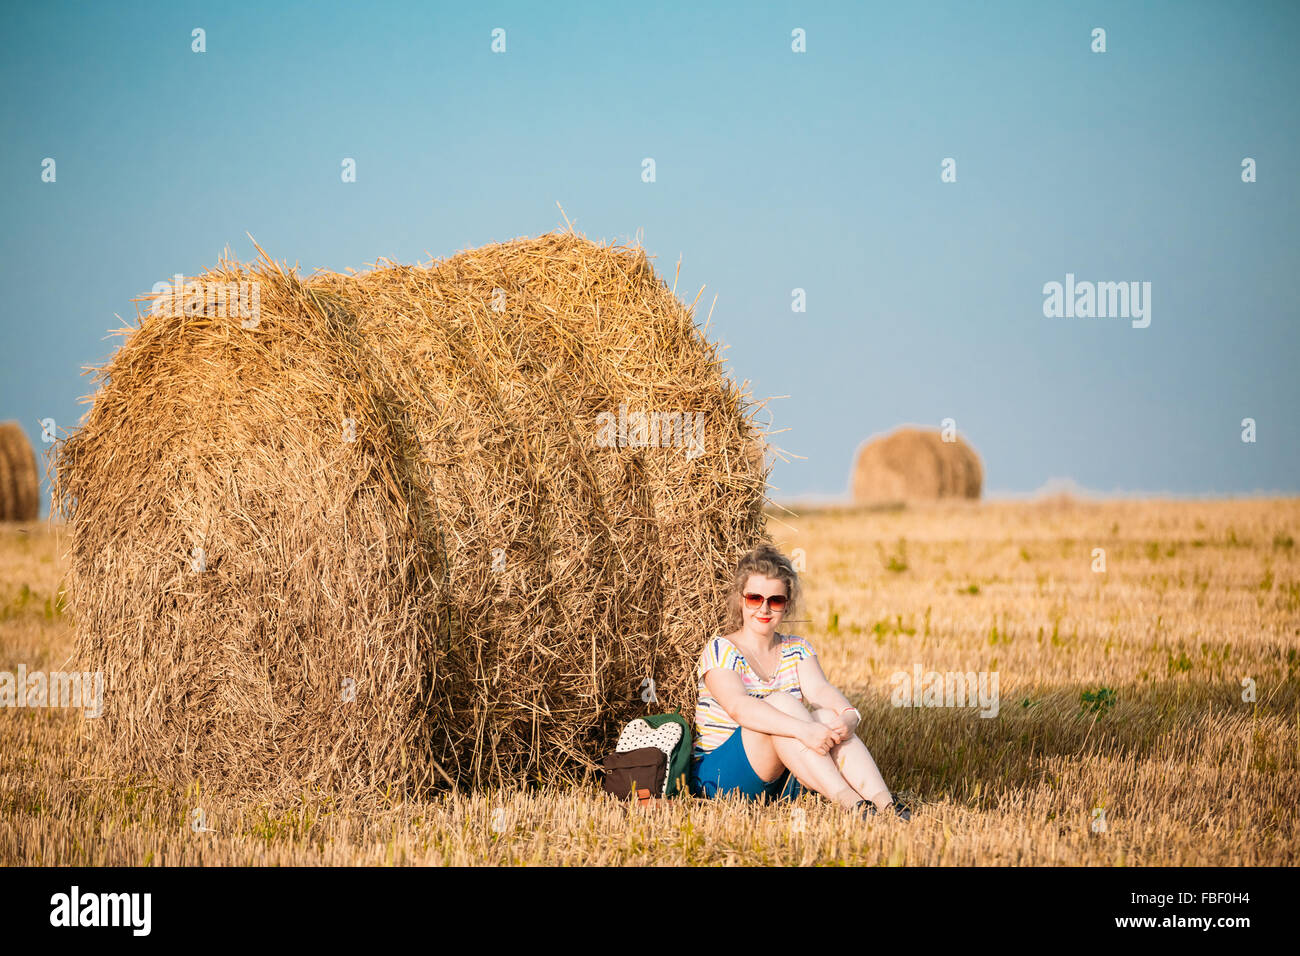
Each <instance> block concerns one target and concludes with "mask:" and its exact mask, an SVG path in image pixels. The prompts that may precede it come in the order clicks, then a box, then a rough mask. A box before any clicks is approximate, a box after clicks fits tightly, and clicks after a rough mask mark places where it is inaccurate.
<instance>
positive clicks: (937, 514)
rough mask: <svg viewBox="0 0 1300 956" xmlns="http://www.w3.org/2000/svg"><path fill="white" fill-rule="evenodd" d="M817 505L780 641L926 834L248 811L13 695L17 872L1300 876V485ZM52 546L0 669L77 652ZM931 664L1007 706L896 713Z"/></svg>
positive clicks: (0, 570)
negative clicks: (1197, 492)
mask: <svg viewBox="0 0 1300 956" xmlns="http://www.w3.org/2000/svg"><path fill="white" fill-rule="evenodd" d="M795 510H796V511H799V512H800V513H799V514H797V515H792V514H790V513H787V512H786V511H784V510H782V509H779V508H777V509H773V510H772V512H771V525H770V527H771V529H772V533H773V536H774V538H775V539H776V541H777V543H778V545H779V546H781V547H782V548H783V549H784V550H785V551H786V552H787V553H792V554H794V555H795V557H796V560H797V561H800V562H802V564H803V566H804V574H803V583H804V587H805V600H804V604H803V607H802V608H801V609H800V610H799V611H798V613H797V614H796V620H791V621H787V622H786V623H785V624H784V625H783V626H782V630H783V631H787V632H791V633H798V634H802V635H803V636H806V637H808V638H809V639H810V640H811V641H812V642H813V645H814V646H815V647H816V649H817V651H818V653H819V655H820V657H821V661H822V667H823V669H824V670H825V672H826V674H827V675H828V677H829V678H830V679H831V681H832V683H834V684H836V686H838V687H839V688H840V689H841V690H843V691H844V692H845V694H846V695H847V696H848V697H849V698H850V700H852V701H853V702H854V703H855V704H856V705H857V706H858V708H859V710H860V711H861V712H862V715H863V721H862V724H861V726H860V728H859V736H861V737H862V739H863V740H864V741H865V742H866V744H867V746H868V747H869V748H870V750H871V752H872V754H873V755H874V757H875V758H876V761H877V763H878V765H879V766H880V769H881V771H882V773H883V774H884V776H885V780H886V782H887V783H888V784H889V785H890V787H891V788H893V789H894V790H895V791H896V792H898V793H900V794H901V795H902V796H903V797H904V798H906V799H908V800H909V801H910V802H911V803H912V805H913V807H914V818H913V820H912V822H911V823H910V824H909V823H904V822H902V821H898V820H895V819H893V818H892V817H891V818H885V817H879V818H877V819H876V820H875V821H873V822H869V823H868V822H863V821H860V820H854V819H852V818H851V817H850V816H848V815H847V814H846V813H845V812H844V811H843V810H841V809H839V808H837V807H835V806H832V805H831V804H829V803H827V802H825V801H823V800H821V799H820V798H818V797H816V796H808V795H806V796H804V797H802V798H800V800H799V801H797V802H796V803H794V804H778V805H769V806H758V805H753V804H745V803H742V802H739V801H736V800H733V799H726V800H718V801H697V800H683V801H672V802H670V803H667V804H665V805H663V806H659V807H654V808H652V809H648V810H643V809H639V808H634V807H628V806H626V805H624V804H622V803H620V802H618V801H615V800H613V799H612V798H610V797H607V796H605V795H604V794H602V793H600V792H599V787H598V785H597V784H596V783H595V782H592V783H590V784H589V785H587V786H586V787H585V788H575V789H573V790H569V791H557V790H536V789H533V790H529V789H519V790H514V791H501V792H487V793H477V794H466V793H461V794H447V795H445V796H443V797H440V798H438V799H433V800H429V801H422V802H412V801H399V800H385V799H383V798H382V797H381V798H377V799H373V800H369V801H367V802H365V803H344V802H340V801H337V800H334V799H331V798H329V797H326V796H323V795H320V794H311V793H303V794H301V795H300V796H299V798H298V799H297V800H296V801H293V802H288V803H285V802H278V803H271V802H265V801H263V802H258V801H249V802H245V803H233V802H230V801H228V800H221V799H217V798H214V797H211V796H210V795H208V794H205V793H203V792H200V791H198V790H197V788H195V787H191V788H190V789H189V790H188V791H183V790H171V789H167V788H163V787H158V786H156V785H152V784H150V783H149V782H148V781H140V780H122V779H116V778H112V777H106V776H103V775H94V774H89V773H88V771H87V769H86V768H85V767H84V766H83V765H82V751H81V748H80V741H81V738H82V735H83V734H84V733H85V731H86V726H87V718H86V717H84V716H83V714H82V712H81V711H80V710H73V709H69V708H19V707H0V865H4V866H13V865H46V866H48V865H69V864H70V865H250V864H251V865H262V864H267V865H276V864H279V865H292V864H299V865H302V864H305V865H314V864H327V865H328V864H363V865H375V864H379V865H387V864H397V865H403V864H418V865H425V864H432V865H439V864H461V865H464V864H469V865H473V864H492V865H496V864H568V865H601V866H606V865H620V864H728V863H741V864H831V865H879V864H886V865H900V864H902V865H917V864H942V865H967V866H968V865H984V864H990V865H1008V864H1010V865H1024V864H1039V865H1044V864H1045V865H1102V866H1110V865H1126V866H1137V865H1143V866H1149V865H1169V864H1180V865H1231V866H1260V865H1295V864H1296V862H1297V857H1300V853H1297V849H1298V848H1300V828H1298V821H1300V811H1298V810H1297V807H1298V806H1300V773H1297V771H1298V769H1300V693H1298V691H1300V554H1298V553H1297V549H1296V545H1295V537H1296V536H1297V534H1300V500H1297V499H1281V500H1262V499H1249V500H1240V501H1173V502H1155V501H1127V502H1122V501H1108V502H1070V501H1056V502H1009V501H1004V502H984V503H980V504H968V503H957V504H940V505H932V506H923V507H910V508H906V509H900V510H883V511H881V510H862V509H818V510H807V511H803V510H801V509H797V508H796V509H795ZM56 534H57V528H56V527H52V526H50V525H48V524H46V523H44V522H42V523H37V524H28V525H17V526H15V525H0V673H3V672H7V673H10V674H13V673H16V672H17V670H18V668H19V665H23V666H24V667H25V669H26V670H27V671H28V672H33V671H46V672H48V671H55V670H72V669H74V668H75V667H76V662H75V661H74V660H72V658H71V655H72V652H73V646H74V636H73V630H72V627H73V625H72V622H71V620H70V619H69V617H68V615H67V614H65V613H64V612H63V610H62V601H61V599H60V588H61V581H62V570H61V567H60V562H59V556H58V544H57V541H56ZM796 549H797V551H796ZM1096 549H1102V550H1103V551H1104V558H1103V557H1099V556H1098V555H1097V553H1096ZM1103 559H1104V570H1101V567H1102V564H1101V561H1102V560H1103ZM706 637H708V635H701V643H703V641H704V639H705V638H706ZM918 669H919V671H920V672H921V673H922V674H924V673H926V672H937V673H940V674H942V673H944V672H954V673H962V674H965V673H974V674H980V673H983V674H986V675H988V677H989V678H992V676H993V675H996V680H997V684H996V686H997V705H996V710H997V713H996V716H993V715H992V714H991V710H992V708H990V707H987V706H985V707H983V708H981V706H980V704H979V703H978V702H973V703H972V705H971V706H966V707H959V706H951V707H950V706H921V707H896V706H894V705H893V700H892V699H891V698H892V697H893V696H894V689H895V686H896V685H895V682H894V681H893V680H892V678H893V676H894V675H896V674H898V673H900V672H901V673H906V674H908V675H913V674H915V673H916V672H917V670H918ZM986 687H988V688H990V689H991V687H992V684H991V683H989V684H986ZM922 699H924V698H922ZM668 703H669V704H671V703H672V702H668ZM932 703H934V701H932ZM937 703H942V701H939V702H937ZM982 711H983V712H984V713H989V714H990V715H989V716H982V715H981V713H982Z"/></svg>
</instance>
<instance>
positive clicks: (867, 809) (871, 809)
mask: <svg viewBox="0 0 1300 956" xmlns="http://www.w3.org/2000/svg"><path fill="white" fill-rule="evenodd" d="M853 809H854V810H858V809H861V811H862V819H864V820H870V819H871V818H872V817H874V816H875V815H876V805H875V804H874V803H872V802H871V801H870V800H859V801H858V802H857V803H855V804H854V805H853Z"/></svg>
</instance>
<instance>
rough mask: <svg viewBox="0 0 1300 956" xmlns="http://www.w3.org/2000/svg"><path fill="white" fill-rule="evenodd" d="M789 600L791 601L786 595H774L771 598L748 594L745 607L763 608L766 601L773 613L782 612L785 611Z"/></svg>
mask: <svg viewBox="0 0 1300 956" xmlns="http://www.w3.org/2000/svg"><path fill="white" fill-rule="evenodd" d="M787 600H789V599H788V598H787V597H786V596H785V595H784V594H773V595H772V596H771V597H767V596H765V595H762V594H746V595H745V607H762V606H763V602H764V601H766V602H767V606H768V607H770V608H771V609H772V610H773V611H781V610H784V609H785V602H786V601H787Z"/></svg>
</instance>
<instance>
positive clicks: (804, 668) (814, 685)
mask: <svg viewBox="0 0 1300 956" xmlns="http://www.w3.org/2000/svg"><path fill="white" fill-rule="evenodd" d="M798 670H799V691H800V693H802V694H803V697H804V700H806V701H808V703H810V704H812V705H813V706H814V707H823V708H825V709H826V710H829V711H833V712H834V713H835V714H837V715H839V716H841V717H843V718H844V720H845V721H846V722H847V721H853V723H850V724H849V726H850V727H855V726H857V724H856V721H857V720H858V717H857V716H856V714H857V711H856V708H855V709H853V710H848V709H849V708H850V707H853V704H852V703H851V702H850V701H849V699H848V698H847V697H845V696H844V695H843V694H841V693H840V692H839V691H838V690H837V689H836V688H835V687H834V685H832V684H831V682H830V681H828V680H827V679H826V675H825V674H824V673H822V665H821V664H820V663H819V662H818V660H817V658H816V656H815V655H814V656H810V657H805V658H804V659H803V660H801V661H800V662H799V664H798ZM845 710H848V713H847V714H845V713H844V711H845Z"/></svg>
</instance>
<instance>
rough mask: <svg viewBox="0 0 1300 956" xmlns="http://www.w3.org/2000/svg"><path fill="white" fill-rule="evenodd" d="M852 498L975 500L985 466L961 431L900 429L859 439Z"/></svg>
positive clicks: (879, 500) (873, 501)
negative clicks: (948, 435)
mask: <svg viewBox="0 0 1300 956" xmlns="http://www.w3.org/2000/svg"><path fill="white" fill-rule="evenodd" d="M852 481H853V500H854V501H855V502H857V503H860V504H885V503H890V502H900V501H936V500H939V499H941V498H979V496H980V493H981V490H982V488H983V484H984V468H983V465H982V464H981V463H980V459H979V456H978V455H977V454H976V453H975V450H974V449H973V448H971V447H970V445H968V444H967V443H966V442H965V440H963V439H962V437H961V436H960V435H958V436H956V440H955V441H952V442H946V441H944V440H943V437H942V434H941V433H940V432H939V430H938V429H922V428H911V427H903V428H899V429H897V430H895V431H894V432H892V433H891V434H889V435H885V436H883V437H881V438H877V439H874V440H871V441H867V442H864V443H863V444H862V445H861V446H859V448H858V453H857V456H856V458H855V459H854V463H853V479H852Z"/></svg>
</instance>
